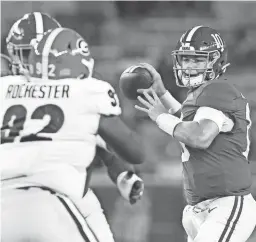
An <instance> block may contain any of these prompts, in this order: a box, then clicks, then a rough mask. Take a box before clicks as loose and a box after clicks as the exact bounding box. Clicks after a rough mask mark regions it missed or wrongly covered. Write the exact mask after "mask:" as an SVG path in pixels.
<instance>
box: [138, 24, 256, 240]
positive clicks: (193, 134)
mask: <svg viewBox="0 0 256 242" xmlns="http://www.w3.org/2000/svg"><path fill="white" fill-rule="evenodd" d="M172 55H173V61H174V67H173V70H174V74H175V78H176V82H177V85H179V86H183V87H187V88H188V90H189V91H188V95H187V98H186V100H185V101H184V102H183V104H182V105H181V104H180V103H178V102H177V100H175V99H174V98H173V97H172V95H171V94H170V93H169V92H168V91H166V89H165V87H164V85H163V82H162V80H161V76H160V75H159V73H157V72H156V70H155V69H154V68H153V67H152V66H151V65H149V64H142V66H144V67H145V68H146V69H148V70H149V71H150V72H151V74H152V75H153V78H154V84H153V86H152V87H151V88H150V89H149V90H139V92H142V93H144V95H145V99H144V98H141V97H138V99H139V101H140V102H141V103H142V104H143V106H144V107H140V106H136V108H137V109H138V110H141V111H144V112H146V113H148V115H149V117H150V118H151V119H152V120H153V121H155V122H156V124H157V125H158V127H159V128H160V129H162V130H163V131H165V132H166V133H168V134H170V135H171V136H172V137H173V138H174V139H175V140H177V141H179V142H180V144H181V148H182V166H183V182H184V194H185V197H186V200H187V203H188V205H187V206H186V207H185V209H184V212H183V220H182V222H183V226H184V228H185V230H186V232H187V235H188V241H196V242H205V241H207V242H216V241H218V242H226V241H230V242H245V241H246V240H247V239H248V237H249V236H250V234H251V233H252V231H253V229H254V227H255V225H256V216H255V214H256V202H255V201H254V199H253V197H252V195H251V186H252V175H251V171H250V165H249V161H248V152H249V148H250V127H251V120H250V108H249V104H248V101H247V100H246V98H245V97H244V96H243V95H242V94H241V93H240V92H239V91H238V90H237V89H236V88H235V87H234V86H233V85H232V84H230V83H229V82H228V81H226V80H225V79H224V77H223V74H224V72H225V71H226V68H227V66H228V65H229V63H228V62H227V47H226V44H225V42H224V40H223V39H222V37H221V35H220V34H219V33H218V32H217V31H216V30H214V29H212V28H210V27H204V26H196V27H193V28H191V29H189V30H188V31H186V32H185V33H184V34H183V35H182V36H181V38H180V40H179V41H178V45H177V47H176V49H175V50H174V51H173V52H172ZM149 93H151V95H149ZM180 111H181V116H180V118H178V117H177V116H179V114H180Z"/></svg>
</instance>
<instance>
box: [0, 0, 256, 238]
mask: <svg viewBox="0 0 256 242" xmlns="http://www.w3.org/2000/svg"><path fill="white" fill-rule="evenodd" d="M32 11H41V12H46V13H49V14H50V15H52V16H53V17H54V18H56V19H57V20H58V21H59V22H60V23H61V25H62V26H65V27H69V28H72V29H74V30H76V31H77V32H78V33H80V34H81V35H82V36H83V37H84V38H85V40H86V41H87V42H88V44H89V46H90V47H91V52H92V55H93V57H94V58H95V62H96V70H97V72H99V73H100V74H101V76H102V79H104V80H106V81H108V82H110V83H111V84H112V85H113V86H114V87H115V88H116V90H117V92H118V80H119V77H120V74H121V73H122V72H123V71H124V70H125V69H126V68H127V67H129V66H130V65H133V64H136V63H139V62H148V63H150V64H152V65H154V66H155V67H156V68H157V70H158V71H159V72H160V74H161V75H162V78H163V80H164V83H165V85H166V87H167V88H168V89H169V91H170V92H171V93H172V94H173V96H175V97H176V98H177V99H178V100H179V101H180V102H182V101H183V100H184V97H185V95H186V91H187V90H186V89H184V88H179V87H177V86H176V83H175V79H174V75H173V71H172V58H171V51H172V50H173V49H174V48H175V45H176V43H177V41H178V40H179V38H180V36H181V35H182V33H183V32H184V31H186V30H187V29H189V28H191V27H193V26H195V25H206V26H210V27H212V28H215V29H217V30H218V31H219V32H220V33H221V34H222V36H223V38H224V39H225V40H226V43H227V45H228V50H229V61H230V63H231V66H230V67H229V68H228V70H227V73H226V76H227V78H228V81H230V82H232V83H235V84H236V85H237V86H238V87H239V89H240V90H241V91H242V92H243V93H244V95H245V96H246V97H247V98H248V99H249V100H250V103H251V109H252V110H251V111H252V113H251V118H252V121H253V124H252V145H251V152H250V154H249V156H250V160H251V161H252V166H254V167H255V168H254V172H255V174H256V165H255V164H256V147H255V146H256V125H255V123H256V97H255V95H254V93H255V92H256V81H255V75H256V69H255V67H256V44H255V39H256V14H255V12H256V2H236V1H235V2H221V1H214V2H211V1H198V2H197V1H176V2H174V1H170V2H169V1H164V2H161V1H141V2H139V1H138V2H137V1H117V2H114V1H102V2H100V1H91V2H89V1H88V2H83V1H79V2H76V1H65V2H40V1H34V2H20V1H19V2H1V52H2V53H7V50H6V47H5V38H6V36H7V34H8V31H9V29H10V27H11V26H12V24H13V23H14V21H15V20H17V19H18V18H20V17H21V16H23V15H24V14H25V13H28V12H32ZM120 101H121V103H122V105H123V106H125V112H124V113H123V116H124V119H125V121H126V122H127V124H128V125H129V126H130V127H132V128H133V129H134V130H136V131H137V132H138V133H141V134H142V135H143V136H145V137H147V141H148V142H147V143H145V144H144V146H145V149H146V150H147V154H148V157H149V160H150V161H151V162H149V163H147V164H143V165H142V166H140V167H138V170H140V172H142V176H144V177H145V179H146V186H147V184H148V186H147V187H148V189H147V190H146V193H145V196H144V198H143V200H142V201H141V203H139V204H137V205H135V206H133V207H131V206H130V205H128V204H126V203H125V202H124V201H123V200H122V199H121V198H120V200H119V198H117V197H118V196H117V191H115V190H111V189H113V188H112V187H111V186H110V187H109V186H108V185H105V186H102V183H104V182H101V181H102V180H101V179H103V178H102V175H99V176H97V174H96V175H95V177H96V178H94V181H95V184H96V185H95V186H96V187H97V186H98V193H99V194H98V195H99V197H100V198H101V196H103V197H104V198H103V202H102V203H103V207H105V208H106V213H107V216H108V217H109V221H110V223H111V225H112V227H113V231H114V234H115V235H116V237H117V238H118V240H117V241H124V242H134V241H140V242H143V241H145V242H154V241H160V240H161V241H162V242H165V241H169V242H172V241H173V242H183V241H184V233H183V230H182V228H181V222H180V218H181V217H180V216H181V210H182V208H183V199H182V185H181V175H182V174H181V169H180V149H179V146H178V144H177V143H176V142H174V141H173V140H172V139H171V138H170V136H168V135H166V134H164V133H163V132H162V131H160V130H159V129H158V128H157V127H156V126H155V125H154V124H152V123H151V121H150V120H149V119H148V118H147V117H146V116H145V115H144V114H143V113H141V112H140V113H138V112H137V111H136V110H135V109H134V108H133V106H134V104H135V101H130V100H126V99H125V98H124V97H122V95H121V94H120ZM99 170H100V169H99ZM100 174H101V173H100ZM144 174H145V175H144ZM146 174H151V175H150V176H147V175H146ZM104 184H108V183H104ZM106 191H107V192H106ZM104 193H106V194H107V196H106V195H105V194H104ZM111 194H112V195H111ZM255 194H256V189H255ZM123 217H126V218H127V219H126V220H125V221H124V220H123V219H122V218H123ZM129 217H131V218H132V220H131V221H129ZM136 218H138V219H139V221H138V222H136ZM141 219H143V221H144V222H141ZM123 223H125V224H123ZM137 223H138V224H137ZM139 224H141V225H139ZM122 226H123V227H122ZM141 226H142V227H141ZM131 231H134V232H131ZM136 231H137V232H136Z"/></svg>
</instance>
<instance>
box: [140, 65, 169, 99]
mask: <svg viewBox="0 0 256 242" xmlns="http://www.w3.org/2000/svg"><path fill="white" fill-rule="evenodd" d="M139 65H140V66H141V67H143V68H145V69H147V70H148V71H149V73H150V74H151V76H152V79H153V85H152V86H151V87H150V89H152V90H154V91H155V92H156V94H157V96H158V97H161V96H162V95H163V94H164V93H165V92H166V88H165V86H164V84H163V81H162V78H161V76H160V74H159V73H158V72H157V70H156V69H155V68H154V67H153V66H152V65H150V64H148V63H140V64H139ZM144 91H149V89H138V90H137V92H138V93H143V92H144Z"/></svg>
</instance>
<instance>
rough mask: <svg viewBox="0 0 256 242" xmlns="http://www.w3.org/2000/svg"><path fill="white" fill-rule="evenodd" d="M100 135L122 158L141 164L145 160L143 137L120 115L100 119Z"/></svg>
mask: <svg viewBox="0 0 256 242" xmlns="http://www.w3.org/2000/svg"><path fill="white" fill-rule="evenodd" d="M98 132H99V134H100V136H101V137H102V138H103V139H104V140H105V141H106V142H107V143H108V145H110V146H111V148H112V149H113V150H114V151H115V153H117V154H118V155H119V156H121V158H122V159H123V160H125V161H127V162H129V163H131V164H141V163H143V162H144V160H145V151H144V149H143V147H142V144H143V142H142V138H141V137H140V135H137V134H136V133H135V132H133V131H132V130H130V129H129V128H128V127H127V126H126V125H125V124H124V123H123V122H122V121H121V120H120V118H119V117H112V118H105V117H102V118H101V119H100V125H99V130H98Z"/></svg>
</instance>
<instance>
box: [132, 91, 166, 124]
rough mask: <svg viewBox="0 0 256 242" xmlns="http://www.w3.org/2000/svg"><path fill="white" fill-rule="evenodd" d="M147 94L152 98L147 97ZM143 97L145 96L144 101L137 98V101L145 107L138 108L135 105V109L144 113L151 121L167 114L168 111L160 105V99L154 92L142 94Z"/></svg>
mask: <svg viewBox="0 0 256 242" xmlns="http://www.w3.org/2000/svg"><path fill="white" fill-rule="evenodd" d="M149 93H152V95H153V97H151V96H150V95H149ZM143 95H144V96H145V98H146V99H147V100H145V99H143V98H142V97H140V96H138V100H139V101H140V103H141V104H143V105H144V106H145V107H146V108H145V107H140V106H138V105H135V108H136V109H138V110H140V111H142V112H145V113H147V114H148V116H149V117H150V118H151V119H152V120H153V121H156V119H157V117H158V116H159V115H160V114H162V113H168V110H167V109H166V108H165V107H164V105H163V104H162V103H161V101H160V99H159V98H158V96H157V95H156V93H155V91H154V90H153V89H151V90H149V91H148V92H147V91H144V92H143Z"/></svg>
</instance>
